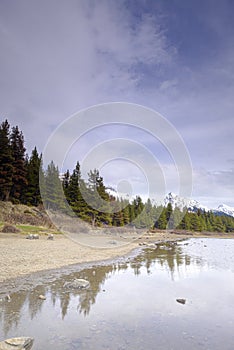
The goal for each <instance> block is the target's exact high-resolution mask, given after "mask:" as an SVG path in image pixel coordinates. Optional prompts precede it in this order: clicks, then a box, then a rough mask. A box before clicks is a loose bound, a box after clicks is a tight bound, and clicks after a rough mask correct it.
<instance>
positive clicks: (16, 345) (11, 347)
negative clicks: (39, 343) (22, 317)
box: [0, 337, 34, 350]
mask: <svg viewBox="0 0 234 350" xmlns="http://www.w3.org/2000/svg"><path fill="white" fill-rule="evenodd" d="M33 341H34V339H33V338H29V337H20V338H10V339H6V340H4V341H2V342H0V350H30V349H31V348H32V346H33Z"/></svg>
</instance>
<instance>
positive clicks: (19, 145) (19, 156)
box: [10, 126, 27, 202]
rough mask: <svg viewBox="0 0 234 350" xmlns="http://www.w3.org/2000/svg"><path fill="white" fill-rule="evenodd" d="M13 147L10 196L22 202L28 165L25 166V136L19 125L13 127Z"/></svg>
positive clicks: (11, 139)
mask: <svg viewBox="0 0 234 350" xmlns="http://www.w3.org/2000/svg"><path fill="white" fill-rule="evenodd" d="M10 142H11V149H12V157H13V161H12V165H13V173H12V187H11V191H10V198H11V200H13V201H17V202H22V201H23V196H24V193H25V189H26V186H27V179H26V175H27V173H26V167H25V165H26V164H25V151H26V149H25V147H24V136H23V133H22V131H20V130H19V128H18V126H15V127H13V128H12V132H11V135H10Z"/></svg>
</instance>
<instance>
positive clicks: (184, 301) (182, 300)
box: [176, 299, 186, 305]
mask: <svg viewBox="0 0 234 350" xmlns="http://www.w3.org/2000/svg"><path fill="white" fill-rule="evenodd" d="M176 301H177V303H180V304H183V305H184V304H185V303H186V299H176Z"/></svg>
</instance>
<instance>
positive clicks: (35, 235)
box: [26, 233, 39, 239]
mask: <svg viewBox="0 0 234 350" xmlns="http://www.w3.org/2000/svg"><path fill="white" fill-rule="evenodd" d="M26 239H39V235H38V234H37V233H34V234H33V233H30V234H28V235H27V237H26Z"/></svg>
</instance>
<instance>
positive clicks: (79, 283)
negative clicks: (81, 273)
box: [63, 278, 90, 289]
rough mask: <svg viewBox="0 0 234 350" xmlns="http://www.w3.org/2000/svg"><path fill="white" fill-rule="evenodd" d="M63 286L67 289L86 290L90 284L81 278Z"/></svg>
mask: <svg viewBox="0 0 234 350" xmlns="http://www.w3.org/2000/svg"><path fill="white" fill-rule="evenodd" d="M63 286H64V287H65V288H69V289H87V288H89V286H90V283H89V281H86V280H84V279H82V278H77V279H75V280H74V281H72V282H65V283H64V285H63Z"/></svg>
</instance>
